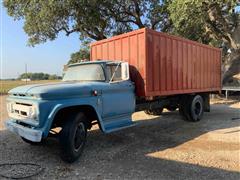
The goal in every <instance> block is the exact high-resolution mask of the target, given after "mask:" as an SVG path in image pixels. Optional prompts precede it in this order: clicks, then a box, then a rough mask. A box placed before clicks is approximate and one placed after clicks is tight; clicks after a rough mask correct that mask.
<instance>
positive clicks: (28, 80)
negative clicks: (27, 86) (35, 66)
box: [21, 78, 31, 82]
mask: <svg viewBox="0 0 240 180" xmlns="http://www.w3.org/2000/svg"><path fill="white" fill-rule="evenodd" d="M21 81H27V82H28V81H31V79H29V78H27V79H21Z"/></svg>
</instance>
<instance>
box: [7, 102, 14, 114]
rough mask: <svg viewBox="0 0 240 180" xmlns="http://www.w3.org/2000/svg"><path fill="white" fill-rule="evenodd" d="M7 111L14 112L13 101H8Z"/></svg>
mask: <svg viewBox="0 0 240 180" xmlns="http://www.w3.org/2000/svg"><path fill="white" fill-rule="evenodd" d="M7 111H8V113H13V102H8V103H7Z"/></svg>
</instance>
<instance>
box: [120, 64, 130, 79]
mask: <svg viewBox="0 0 240 180" xmlns="http://www.w3.org/2000/svg"><path fill="white" fill-rule="evenodd" d="M121 70H122V72H121V73H122V80H129V64H128V62H123V63H121Z"/></svg>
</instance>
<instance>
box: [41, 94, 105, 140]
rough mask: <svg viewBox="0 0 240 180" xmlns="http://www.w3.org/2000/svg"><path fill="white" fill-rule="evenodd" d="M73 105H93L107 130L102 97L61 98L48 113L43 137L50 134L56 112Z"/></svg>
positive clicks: (101, 124)
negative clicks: (102, 113) (102, 112)
mask: <svg viewBox="0 0 240 180" xmlns="http://www.w3.org/2000/svg"><path fill="white" fill-rule="evenodd" d="M73 106H91V107H92V108H93V109H94V111H95V112H96V114H97V117H98V120H99V123H100V126H101V127H102V128H103V131H104V130H105V129H104V126H103V123H102V117H101V111H102V106H101V98H100V97H91V98H86V99H85V98H81V99H70V100H61V101H59V102H58V103H56V104H55V105H54V106H53V107H52V109H51V111H50V113H49V114H48V116H47V118H46V120H45V124H44V126H43V128H42V131H43V138H45V137H47V136H48V134H49V131H50V129H51V126H52V123H53V120H54V118H55V116H56V114H57V113H58V112H59V111H60V110H61V109H64V108H68V107H73Z"/></svg>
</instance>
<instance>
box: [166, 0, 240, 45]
mask: <svg viewBox="0 0 240 180" xmlns="http://www.w3.org/2000/svg"><path fill="white" fill-rule="evenodd" d="M237 4H238V1H237V0H175V1H173V2H172V3H171V4H170V5H169V7H168V9H169V11H170V18H171V20H172V22H173V25H174V33H175V34H178V35H180V36H183V37H186V38H189V39H192V40H196V41H199V42H203V43H206V44H213V45H215V46H217V45H220V44H222V42H224V43H225V44H226V45H227V46H228V47H231V48H234V49H236V48H237V44H239V42H237V41H238V40H237V39H234V34H235V33H237V31H238V27H239V24H240V21H239V12H235V8H236V6H237ZM236 30H237V31H236ZM238 33H239V32H238Z"/></svg>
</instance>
